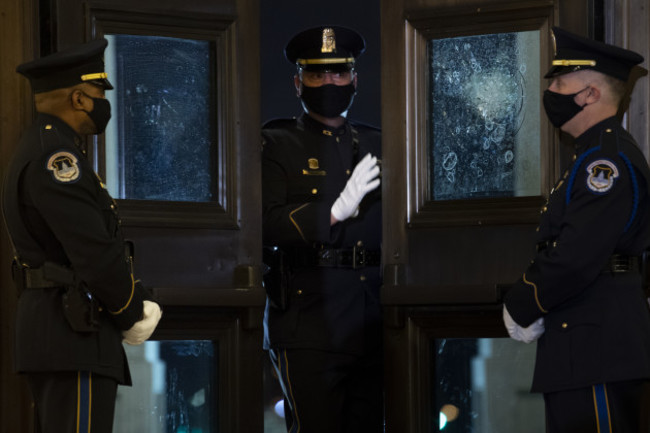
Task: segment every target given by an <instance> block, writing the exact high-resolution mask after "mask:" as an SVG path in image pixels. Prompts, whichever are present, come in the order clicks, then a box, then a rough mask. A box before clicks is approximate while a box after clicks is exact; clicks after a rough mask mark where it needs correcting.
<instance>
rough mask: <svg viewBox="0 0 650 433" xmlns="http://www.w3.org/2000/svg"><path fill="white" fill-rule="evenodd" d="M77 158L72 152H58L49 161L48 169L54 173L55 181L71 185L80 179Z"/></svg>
mask: <svg viewBox="0 0 650 433" xmlns="http://www.w3.org/2000/svg"><path fill="white" fill-rule="evenodd" d="M77 162H78V160H77V157H76V156H74V155H73V154H72V153H70V152H57V153H55V154H54V155H52V156H50V159H49V160H48V161H47V169H48V170H50V171H51V172H52V175H53V176H54V179H56V181H57V182H61V183H70V182H74V181H76V180H77V179H79V174H80V173H81V170H80V169H79V165H78V164H77Z"/></svg>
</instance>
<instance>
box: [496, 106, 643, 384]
mask: <svg viewBox="0 0 650 433" xmlns="http://www.w3.org/2000/svg"><path fill="white" fill-rule="evenodd" d="M576 150H577V152H576V158H575V161H574V163H573V165H572V166H571V167H570V168H569V170H567V172H566V173H565V174H564V176H562V178H561V179H560V180H559V181H558V182H557V184H556V185H555V188H554V189H553V190H552V192H551V195H550V197H549V201H548V203H547V205H546V206H544V208H543V211H542V219H541V224H540V227H539V238H538V240H539V241H540V242H543V243H544V245H548V246H547V247H546V248H543V249H541V250H540V251H539V252H538V253H537V255H536V256H535V259H534V261H533V262H532V263H531V265H530V266H529V267H528V269H526V272H525V274H524V275H523V277H522V278H520V279H519V281H518V282H517V283H516V284H515V286H514V288H513V289H512V290H511V291H509V292H508V294H507V295H506V299H505V304H506V307H507V309H508V311H509V312H510V314H511V316H512V317H513V319H514V320H515V321H516V322H517V323H518V324H519V325H521V326H524V327H526V326H528V325H530V324H531V323H532V322H533V321H535V320H536V319H537V318H539V317H544V322H545V333H544V334H543V335H542V337H541V338H540V339H539V340H538V343H537V360H536V364H535V373H534V379H533V386H532V389H533V391H538V392H552V391H559V390H565V389H575V388H581V387H587V386H591V385H593V384H596V383H604V382H612V381H621V380H630V379H640V378H650V311H649V310H648V305H647V303H646V300H645V296H644V293H643V290H642V281H641V275H640V273H639V272H638V271H637V272H626V273H612V272H611V271H609V270H608V269H609V268H608V267H607V264H608V261H609V259H610V257H611V256H612V255H614V254H620V255H624V256H638V255H640V254H642V252H643V251H644V250H645V249H646V248H648V246H649V245H650V195H649V191H650V187H649V185H650V171H649V169H648V165H647V163H646V160H645V158H644V156H643V154H642V153H641V151H640V150H639V149H638V147H637V145H636V143H635V141H634V139H633V138H632V137H631V136H630V135H629V134H628V133H627V132H626V131H625V130H624V129H623V128H622V127H621V126H620V125H619V122H618V121H617V119H616V118H613V117H612V118H609V119H606V120H604V121H602V122H600V123H599V124H597V125H595V126H593V127H592V128H591V129H589V130H588V131H586V132H585V133H584V134H582V135H581V136H580V137H578V138H577V139H576Z"/></svg>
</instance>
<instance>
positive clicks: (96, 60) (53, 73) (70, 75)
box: [16, 38, 113, 93]
mask: <svg viewBox="0 0 650 433" xmlns="http://www.w3.org/2000/svg"><path fill="white" fill-rule="evenodd" d="M107 45H108V41H107V40H106V39H104V38H102V39H96V40H93V41H90V42H87V43H85V44H81V45H75V46H73V47H70V48H68V49H66V50H62V51H59V52H56V53H53V54H50V55H49V56H45V57H41V58H40V59H36V60H32V61H31V62H27V63H23V64H22V65H19V66H18V67H17V68H16V72H18V73H20V74H22V75H24V76H25V77H27V78H28V79H29V81H30V83H31V85H32V90H33V91H34V93H41V92H48V91H50V90H54V89H62V88H65V87H71V86H75V85H77V84H81V83H90V84H94V85H96V86H100V87H103V88H104V89H106V90H110V89H112V88H113V86H112V85H111V83H110V82H109V81H108V79H107V76H106V72H105V71H104V49H105V48H106V46H107Z"/></svg>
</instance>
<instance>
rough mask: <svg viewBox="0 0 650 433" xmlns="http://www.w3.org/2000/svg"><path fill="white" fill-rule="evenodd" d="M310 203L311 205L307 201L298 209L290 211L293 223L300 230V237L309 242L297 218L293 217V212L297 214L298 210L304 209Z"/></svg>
mask: <svg viewBox="0 0 650 433" xmlns="http://www.w3.org/2000/svg"><path fill="white" fill-rule="evenodd" d="M308 205H309V203H305V204H303V205H302V206H300V207H299V208H298V209H294V210H292V211H291V212H290V213H289V219H290V220H291V222H292V223H293V225H294V226H295V227H296V230H298V233H299V234H300V237H301V238H302V240H304V241H305V242H307V239H305V235H304V234H303V233H302V230H301V229H300V226H299V225H298V223H297V222H296V220H294V219H293V214H295V213H296V212H298V211H299V210H301V209H304V208H305V207H307V206H308Z"/></svg>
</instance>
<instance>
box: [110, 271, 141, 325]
mask: <svg viewBox="0 0 650 433" xmlns="http://www.w3.org/2000/svg"><path fill="white" fill-rule="evenodd" d="M134 293H135V280H134V279H133V274H131V295H130V296H129V300H128V301H126V304H124V306H123V307H122V308H120V309H119V310H116V311H109V313H111V314H112V315H114V316H116V315H118V314H122V313H123V312H124V310H126V309H127V308H129V305H131V301H132V300H133V295H134Z"/></svg>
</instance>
